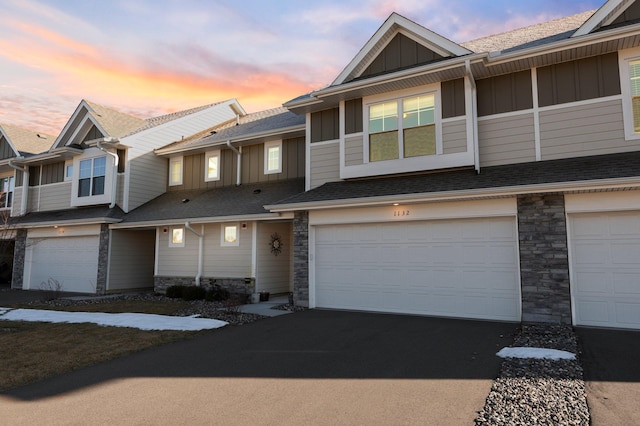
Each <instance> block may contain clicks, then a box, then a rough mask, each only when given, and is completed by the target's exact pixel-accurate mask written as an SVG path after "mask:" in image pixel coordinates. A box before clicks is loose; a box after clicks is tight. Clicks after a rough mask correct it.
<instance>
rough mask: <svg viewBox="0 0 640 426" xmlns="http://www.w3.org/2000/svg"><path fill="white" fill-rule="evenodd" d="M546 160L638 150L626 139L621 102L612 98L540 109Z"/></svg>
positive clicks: (543, 150)
mask: <svg viewBox="0 0 640 426" xmlns="http://www.w3.org/2000/svg"><path fill="white" fill-rule="evenodd" d="M540 147H541V153H542V159H543V160H552V159H556V158H567V157H576V156H587V155H601V154H610V153H616V152H626V151H637V150H638V148H639V147H638V144H637V143H635V142H627V141H625V140H624V125H623V121H622V102H621V101H620V100H612V101H606V102H598V103H592V104H586V105H579V106H573V107H569V108H562V109H553V110H551V111H544V112H541V113H540Z"/></svg>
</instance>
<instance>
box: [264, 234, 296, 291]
mask: <svg viewBox="0 0 640 426" xmlns="http://www.w3.org/2000/svg"><path fill="white" fill-rule="evenodd" d="M291 230H292V225H291V223H282V222H264V223H261V224H260V225H259V227H258V253H257V254H258V267H257V272H256V285H257V290H259V291H268V292H271V293H286V292H289V291H290V290H291V285H290V278H291V273H290V272H291V271H290V268H291ZM276 232H277V233H278V235H279V236H280V238H281V241H282V252H281V253H280V254H279V255H277V256H276V255H274V254H273V253H272V252H271V235H273V234H274V233H276Z"/></svg>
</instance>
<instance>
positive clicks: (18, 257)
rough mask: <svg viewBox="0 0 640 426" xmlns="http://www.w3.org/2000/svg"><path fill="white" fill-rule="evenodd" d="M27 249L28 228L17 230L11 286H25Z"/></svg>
mask: <svg viewBox="0 0 640 426" xmlns="http://www.w3.org/2000/svg"><path fill="white" fill-rule="evenodd" d="M26 250H27V230H26V229H18V230H17V231H16V245H15V248H14V251H13V272H12V275H11V288H19V289H21V288H22V287H23V280H24V256H25V253H26Z"/></svg>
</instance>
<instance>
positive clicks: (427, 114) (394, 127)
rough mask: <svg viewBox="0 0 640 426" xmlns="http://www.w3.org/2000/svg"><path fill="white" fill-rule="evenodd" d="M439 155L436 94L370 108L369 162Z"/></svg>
mask: <svg viewBox="0 0 640 426" xmlns="http://www.w3.org/2000/svg"><path fill="white" fill-rule="evenodd" d="M435 153H436V128H435V95H434V94H424V95H420V96H412V97H407V98H403V99H398V100H393V101H386V102H380V103H375V104H371V105H369V161H383V160H396V159H400V158H408V157H417V156H422V155H434V154H435Z"/></svg>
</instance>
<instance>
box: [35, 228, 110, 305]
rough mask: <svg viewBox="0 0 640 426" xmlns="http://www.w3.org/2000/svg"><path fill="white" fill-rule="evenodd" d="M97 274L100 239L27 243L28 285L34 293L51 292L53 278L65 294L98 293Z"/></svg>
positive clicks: (40, 240)
mask: <svg viewBox="0 0 640 426" xmlns="http://www.w3.org/2000/svg"><path fill="white" fill-rule="evenodd" d="M97 273H98V237H97V236H84V237H65V238H42V239H29V240H27V251H26V253H25V283H28V288H30V289H32V290H39V289H42V288H43V287H44V289H47V288H46V287H47V284H46V283H47V282H48V280H49V278H52V279H54V280H57V281H58V282H59V283H60V284H62V290H63V291H75V292H82V293H95V286H96V279H97ZM43 283H44V284H43Z"/></svg>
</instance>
